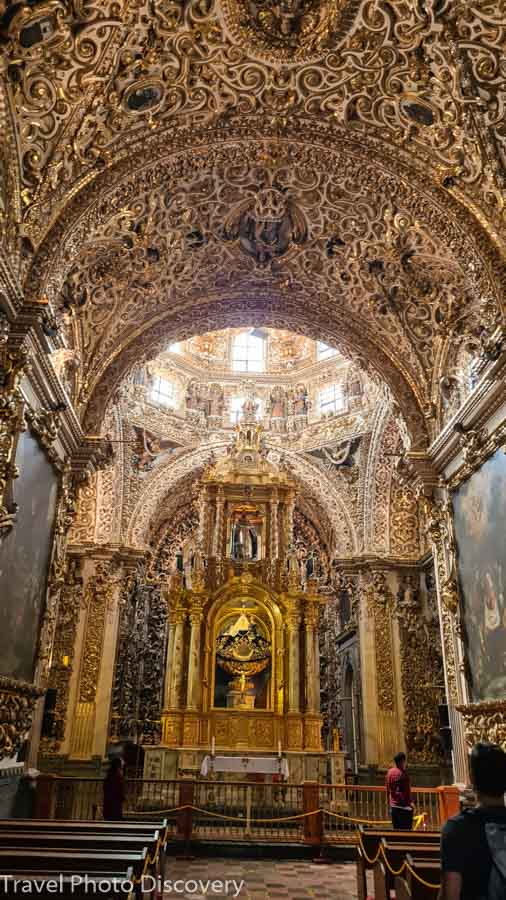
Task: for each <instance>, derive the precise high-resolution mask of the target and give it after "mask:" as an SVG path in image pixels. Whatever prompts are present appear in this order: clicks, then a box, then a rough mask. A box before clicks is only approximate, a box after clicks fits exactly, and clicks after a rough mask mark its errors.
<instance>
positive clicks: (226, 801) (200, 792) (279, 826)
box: [53, 777, 441, 843]
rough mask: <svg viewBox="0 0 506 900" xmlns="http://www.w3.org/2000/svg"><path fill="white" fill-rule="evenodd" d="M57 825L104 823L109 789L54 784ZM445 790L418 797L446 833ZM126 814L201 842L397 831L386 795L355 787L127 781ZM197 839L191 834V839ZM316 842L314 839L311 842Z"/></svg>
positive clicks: (67, 781)
mask: <svg viewBox="0 0 506 900" xmlns="http://www.w3.org/2000/svg"><path fill="white" fill-rule="evenodd" d="M53 785H54V804H53V809H54V817H55V818H56V819H101V818H102V791H103V782H102V781H100V780H97V779H92V778H68V777H55V778H54V782H53ZM440 794H441V789H440V788H421V789H416V788H415V789H414V791H413V795H414V802H415V813H417V814H421V813H424V822H423V823H422V827H424V828H426V829H428V830H439V828H440V826H441V818H440ZM125 795H126V796H125V803H124V807H123V813H124V816H125V817H128V816H145V817H146V818H149V814H150V813H152V814H153V816H155V815H157V814H160V815H163V817H164V818H166V819H167V820H168V822H169V835H175V834H176V833H177V834H179V835H181V834H182V833H183V832H184V834H185V836H186V839H189V837H191V839H195V840H200V841H215V840H220V841H255V842H262V841H263V842H273V843H292V842H297V841H307V840H309V839H310V840H311V841H312V842H313V843H314V842H317V841H316V839H315V838H314V835H315V834H316V833H317V832H318V834H319V840H321V841H323V842H324V843H336V842H338V843H339V842H341V843H352V842H354V841H355V835H356V831H357V826H358V825H359V824H364V825H365V826H366V827H367V826H368V825H369V826H370V827H389V819H390V817H389V810H388V808H387V802H386V794H385V790H384V788H382V787H372V786H362V785H349V784H334V785H332V784H318V785H317V784H312V783H306V784H286V783H279V784H271V783H255V782H250V781H230V782H226V781H214V780H213V781H211V780H210V781H200V780H195V781H158V780H147V779H134V780H126V781H125ZM188 832H189V834H188ZM311 836H312V837H311Z"/></svg>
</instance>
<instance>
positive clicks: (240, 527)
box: [232, 519, 258, 560]
mask: <svg viewBox="0 0 506 900" xmlns="http://www.w3.org/2000/svg"><path fill="white" fill-rule="evenodd" d="M232 557H233V559H244V560H255V559H258V535H257V531H256V528H255V526H254V525H251V524H250V523H249V522H248V521H247V519H239V521H238V522H236V523H235V525H234V526H233V529H232Z"/></svg>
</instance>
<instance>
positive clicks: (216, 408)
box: [208, 384, 225, 419]
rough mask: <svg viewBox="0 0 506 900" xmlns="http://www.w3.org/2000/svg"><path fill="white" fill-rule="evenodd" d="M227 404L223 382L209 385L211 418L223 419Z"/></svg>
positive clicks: (209, 413) (209, 412)
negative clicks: (224, 408)
mask: <svg viewBox="0 0 506 900" xmlns="http://www.w3.org/2000/svg"><path fill="white" fill-rule="evenodd" d="M224 405H225V400H224V393H223V388H222V386H221V384H211V385H209V411H208V416H209V417H210V418H215V419H221V417H222V416H223V407H224Z"/></svg>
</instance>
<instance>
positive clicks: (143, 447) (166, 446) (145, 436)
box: [132, 425, 177, 472]
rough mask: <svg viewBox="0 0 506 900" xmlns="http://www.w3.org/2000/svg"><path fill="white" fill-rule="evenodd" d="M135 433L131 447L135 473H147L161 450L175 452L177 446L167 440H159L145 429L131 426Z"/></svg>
mask: <svg viewBox="0 0 506 900" xmlns="http://www.w3.org/2000/svg"><path fill="white" fill-rule="evenodd" d="M133 428H134V431H135V436H136V440H135V444H134V447H133V459H132V466H133V468H134V469H135V470H136V471H137V472H149V471H150V470H151V469H152V468H153V466H154V464H155V462H156V459H157V457H158V456H159V455H160V453H162V452H163V450H175V449H176V446H177V444H175V443H174V441H171V440H169V439H168V438H159V437H157V435H155V434H153V433H152V432H151V431H148V430H147V429H146V428H140V427H138V426H137V425H134V426H133Z"/></svg>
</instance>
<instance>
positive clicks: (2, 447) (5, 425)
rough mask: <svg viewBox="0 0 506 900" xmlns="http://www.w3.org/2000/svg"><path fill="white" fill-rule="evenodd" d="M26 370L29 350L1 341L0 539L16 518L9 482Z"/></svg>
mask: <svg viewBox="0 0 506 900" xmlns="http://www.w3.org/2000/svg"><path fill="white" fill-rule="evenodd" d="M27 369H28V350H27V348H26V347H25V346H24V345H22V346H21V347H18V348H17V349H15V350H10V349H9V348H8V344H7V342H4V341H2V344H0V541H1V540H2V539H3V538H4V537H5V536H6V535H7V534H8V533H9V532H10V530H11V529H12V528H13V526H14V524H15V521H16V508H17V507H16V504H15V502H14V500H13V497H12V483H13V481H14V479H15V478H17V477H18V475H19V472H18V469H17V467H16V464H15V456H16V446H17V440H18V437H19V434H20V433H21V431H22V430H23V398H22V395H21V391H20V388H19V384H20V381H21V378H22V377H23V375H24V374H25V372H26V371H27Z"/></svg>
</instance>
